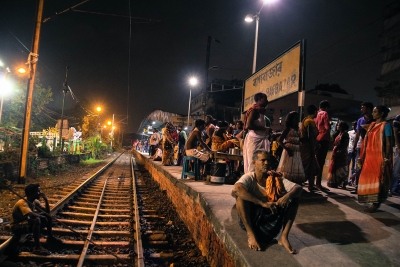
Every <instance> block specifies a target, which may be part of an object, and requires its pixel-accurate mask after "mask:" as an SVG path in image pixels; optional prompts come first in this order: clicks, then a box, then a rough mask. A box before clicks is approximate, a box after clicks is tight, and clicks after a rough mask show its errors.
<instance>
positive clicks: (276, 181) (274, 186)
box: [265, 176, 287, 202]
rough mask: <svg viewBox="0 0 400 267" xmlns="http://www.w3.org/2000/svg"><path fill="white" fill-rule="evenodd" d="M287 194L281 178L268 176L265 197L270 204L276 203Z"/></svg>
mask: <svg viewBox="0 0 400 267" xmlns="http://www.w3.org/2000/svg"><path fill="white" fill-rule="evenodd" d="M286 193H287V192H286V190H285V187H284V185H283V182H282V178H281V177H276V176H268V178H267V181H266V185H265V196H266V197H267V198H268V202H276V201H278V199H279V198H281V197H282V196H284V195H285V194H286Z"/></svg>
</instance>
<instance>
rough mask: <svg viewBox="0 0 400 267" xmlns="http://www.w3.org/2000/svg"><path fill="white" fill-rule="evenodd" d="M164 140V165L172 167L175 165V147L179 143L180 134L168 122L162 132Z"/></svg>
mask: <svg viewBox="0 0 400 267" xmlns="http://www.w3.org/2000/svg"><path fill="white" fill-rule="evenodd" d="M161 133H162V138H163V142H162V143H163V149H162V151H163V154H162V161H161V163H162V165H164V166H172V165H174V146H175V142H176V141H177V137H178V133H177V132H176V129H175V127H174V126H173V125H172V123H170V122H167V123H166V124H165V126H164V128H162V130H161Z"/></svg>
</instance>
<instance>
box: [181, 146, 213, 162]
mask: <svg viewBox="0 0 400 267" xmlns="http://www.w3.org/2000/svg"><path fill="white" fill-rule="evenodd" d="M186 156H189V157H195V158H196V159H199V160H201V161H204V162H206V161H207V160H208V159H209V158H210V157H211V154H210V153H207V152H205V153H203V152H200V151H198V150H197V149H195V148H193V149H189V150H186Z"/></svg>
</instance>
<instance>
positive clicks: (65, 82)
mask: <svg viewBox="0 0 400 267" xmlns="http://www.w3.org/2000/svg"><path fill="white" fill-rule="evenodd" d="M68 91H69V88H68V67H66V70H65V81H64V84H63V102H62V108H61V122H60V136H59V140H60V147H61V151H60V152H61V154H62V153H63V150H64V141H63V139H62V131H63V128H64V103H65V95H66V94H67V93H68Z"/></svg>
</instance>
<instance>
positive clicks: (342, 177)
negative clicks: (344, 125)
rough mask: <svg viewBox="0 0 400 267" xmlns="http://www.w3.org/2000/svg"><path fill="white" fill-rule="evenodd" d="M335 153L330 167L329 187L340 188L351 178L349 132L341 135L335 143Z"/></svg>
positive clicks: (333, 152)
mask: <svg viewBox="0 0 400 267" xmlns="http://www.w3.org/2000/svg"><path fill="white" fill-rule="evenodd" d="M333 145H334V147H333V151H332V158H331V164H330V165H329V174H328V186H329V187H338V186H339V185H341V184H342V183H343V186H346V181H347V179H348V176H349V164H348V160H347V157H348V155H347V146H348V145H349V134H348V133H347V132H343V133H340V134H339V135H338V136H337V137H336V138H335V142H334V143H333Z"/></svg>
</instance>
